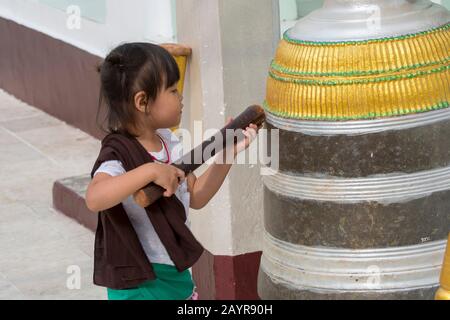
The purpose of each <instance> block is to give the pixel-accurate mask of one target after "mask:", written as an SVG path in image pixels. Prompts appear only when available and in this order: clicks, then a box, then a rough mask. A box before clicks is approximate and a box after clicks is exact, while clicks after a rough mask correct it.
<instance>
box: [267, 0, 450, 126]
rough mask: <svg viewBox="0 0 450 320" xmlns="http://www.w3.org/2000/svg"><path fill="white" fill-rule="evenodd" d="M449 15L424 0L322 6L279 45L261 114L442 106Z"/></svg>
mask: <svg viewBox="0 0 450 320" xmlns="http://www.w3.org/2000/svg"><path fill="white" fill-rule="evenodd" d="M449 69H450V13H449V12H448V10H447V9H445V8H444V7H442V6H439V5H437V4H433V3H431V2H430V1H428V0H420V1H414V2H410V1H407V0H403V1H402V0H400V1H386V0H378V1H376V0H374V1H368V0H366V1H337V0H334V1H333V0H328V1H325V4H324V7H323V8H322V9H320V10H318V11H315V12H313V13H312V14H311V15H309V16H307V17H305V18H304V19H302V20H300V21H299V22H298V24H297V25H296V26H295V27H293V28H292V29H290V30H288V31H287V32H286V33H285V34H284V37H283V39H282V40H281V42H280V44H279V47H278V50H277V53H276V56H275V59H274V60H273V62H272V64H271V68H270V71H269V78H268V82H267V96H266V101H265V108H266V111H268V112H270V113H272V114H274V115H276V116H279V117H284V118H292V119H310V120H329V121H339V120H359V119H373V118H378V117H390V116H400V115H405V114H411V113H419V112H427V111H431V110H436V109H442V108H448V107H450V70H449Z"/></svg>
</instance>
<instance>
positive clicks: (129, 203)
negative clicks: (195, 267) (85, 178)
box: [94, 129, 191, 266]
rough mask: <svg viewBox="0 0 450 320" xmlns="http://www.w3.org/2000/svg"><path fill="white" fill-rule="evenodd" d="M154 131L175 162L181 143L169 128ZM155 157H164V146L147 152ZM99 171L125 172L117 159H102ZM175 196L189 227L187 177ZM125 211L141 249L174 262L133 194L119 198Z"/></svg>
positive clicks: (161, 260) (155, 259) (152, 258)
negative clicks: (183, 210) (121, 199)
mask: <svg viewBox="0 0 450 320" xmlns="http://www.w3.org/2000/svg"><path fill="white" fill-rule="evenodd" d="M157 133H158V134H159V136H160V137H161V138H162V139H163V140H164V142H165V144H166V146H167V149H168V151H169V153H170V163H173V162H175V161H176V160H178V159H179V158H181V157H182V156H183V153H182V143H181V142H180V141H179V139H178V138H177V137H176V136H175V135H174V134H173V133H172V131H171V130H170V129H158V130H157ZM150 154H151V155H152V156H153V157H155V158H156V159H157V160H158V161H161V162H165V161H167V156H168V155H167V152H166V150H165V148H164V146H163V148H162V149H161V151H158V152H150ZM98 173H106V174H109V175H110V176H113V177H116V176H119V175H122V174H125V173H126V171H125V169H124V167H123V165H122V163H121V162H120V161H105V162H103V163H102V164H101V166H100V167H99V168H98V170H97V171H96V172H95V174H94V176H95V175H96V174H98ZM175 195H176V197H177V198H178V199H179V200H180V201H181V202H182V203H183V205H184V208H185V210H186V217H187V220H186V225H187V226H188V228H190V226H191V225H190V221H189V202H190V194H189V191H188V188H187V182H186V180H185V181H183V183H181V184H180V186H179V187H178V189H177V191H176V192H175ZM122 205H123V207H124V209H125V212H126V213H127V215H128V218H129V219H130V221H131V224H132V225H133V228H134V230H135V231H136V233H137V236H138V238H139V241H140V243H141V244H142V247H143V248H144V252H145V254H146V255H147V257H148V258H149V260H150V261H151V262H152V263H158V264H168V265H173V266H174V265H175V263H174V262H173V261H172V260H171V259H170V257H169V254H168V253H167V250H166V248H165V247H164V245H163V244H162V242H161V240H160V239H159V237H158V235H157V233H156V231H155V228H154V227H153V225H152V223H151V222H150V219H149V218H148V216H147V213H146V211H145V209H143V208H141V207H140V206H139V205H138V204H137V203H136V202H135V201H134V198H133V196H130V197H128V198H127V199H126V200H125V201H123V202H122Z"/></svg>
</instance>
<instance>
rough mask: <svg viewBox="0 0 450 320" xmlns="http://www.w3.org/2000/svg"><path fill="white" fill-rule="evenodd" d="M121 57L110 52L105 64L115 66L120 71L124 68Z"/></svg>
mask: <svg viewBox="0 0 450 320" xmlns="http://www.w3.org/2000/svg"><path fill="white" fill-rule="evenodd" d="M123 60H124V59H123V55H122V54H120V53H117V52H112V53H110V54H109V55H108V56H107V57H106V59H105V62H107V63H109V64H111V65H113V66H117V67H118V68H119V69H120V70H122V69H123V66H124V61H123Z"/></svg>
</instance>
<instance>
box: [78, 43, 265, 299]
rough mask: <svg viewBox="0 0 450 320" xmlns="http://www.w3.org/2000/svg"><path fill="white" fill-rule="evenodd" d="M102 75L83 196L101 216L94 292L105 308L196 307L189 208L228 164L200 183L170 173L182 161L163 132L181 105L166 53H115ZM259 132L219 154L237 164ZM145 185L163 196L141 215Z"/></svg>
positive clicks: (216, 184) (210, 192) (132, 49)
mask: <svg viewBox="0 0 450 320" xmlns="http://www.w3.org/2000/svg"><path fill="white" fill-rule="evenodd" d="M100 73H101V100H100V106H101V105H102V101H104V102H105V105H106V107H107V123H108V128H107V129H108V132H109V135H108V136H107V137H106V138H105V139H104V140H103V141H102V150H101V152H100V156H99V158H98V160H97V162H96V165H95V166H94V169H93V172H92V174H91V176H92V177H93V179H92V181H91V183H90V184H89V187H88V190H87V193H86V204H87V206H88V208H89V209H90V210H91V211H93V212H100V215H99V220H98V221H99V224H98V227H97V232H96V239H95V243H96V244H95V254H94V283H95V284H97V285H101V286H105V287H107V288H108V289H107V291H108V298H109V299H111V300H129V299H145V300H153V299H156V300H159V299H166V300H167V299H168V300H170V299H176V300H180V299H195V297H196V293H195V285H194V282H193V280H192V274H191V272H190V268H191V267H192V265H193V263H194V262H195V261H196V260H197V259H198V257H199V254H201V252H202V251H203V248H202V247H201V245H199V244H198V243H196V240H195V237H193V236H192V234H190V232H189V226H190V224H189V216H188V214H189V208H193V209H201V208H203V207H204V206H205V205H206V204H207V203H208V202H209V201H210V200H211V198H212V197H213V196H214V195H215V194H216V193H217V191H218V190H219V188H220V187H221V185H222V183H223V181H224V180H225V177H226V176H227V174H228V172H229V170H230V168H231V164H223V163H224V162H223V161H220V163H214V164H212V165H210V166H209V168H208V169H207V171H206V172H205V173H204V174H203V175H202V176H200V177H198V178H197V177H196V176H195V175H194V174H189V175H188V176H187V177H185V175H184V172H182V171H181V170H179V169H177V168H175V167H173V166H171V165H170V163H173V162H175V161H176V160H177V159H179V158H180V157H181V156H182V155H183V150H181V148H180V146H181V143H180V141H179V140H178V139H177V137H176V136H175V135H174V134H173V133H172V132H171V130H170V129H168V128H173V127H175V126H177V125H178V124H179V123H180V120H181V115H182V109H183V104H182V100H183V97H182V96H181V94H180V93H179V92H178V91H177V83H178V81H179V79H180V74H179V70H178V67H177V64H176V62H175V60H174V59H173V57H172V56H171V55H170V53H169V52H167V51H166V50H165V49H163V48H161V47H160V46H157V45H153V44H149V43H127V44H124V45H121V46H119V47H117V48H116V49H114V50H113V51H112V52H111V53H110V54H109V55H108V56H107V57H106V59H105V61H104V62H103V64H102V66H101V68H100ZM231 120H232V119H229V121H231ZM257 131H258V128H257V127H256V126H255V125H253V124H252V125H251V126H250V127H248V128H247V129H246V130H244V131H243V132H244V135H245V139H244V140H242V141H241V142H240V143H238V144H237V145H235V146H234V150H228V151H225V153H226V152H232V153H233V156H234V157H236V156H237V154H238V153H239V152H240V151H243V150H245V149H246V148H248V146H249V145H250V143H251V142H252V141H253V139H254V138H255V137H256V134H257ZM142 152H143V154H142ZM217 156H220V157H224V158H225V157H226V155H224V154H223V153H220V154H218V155H217ZM150 183H155V184H157V185H159V186H161V187H163V188H164V189H165V190H166V191H165V193H164V197H163V198H161V199H160V200H158V201H157V203H156V204H153V205H151V206H150V207H148V208H146V209H144V208H141V207H139V206H138V205H137V204H136V203H135V201H134V199H133V194H134V193H135V192H136V191H138V190H140V189H142V188H143V187H145V186H147V185H148V184H150ZM180 203H181V204H182V205H180ZM180 217H181V218H180ZM177 219H178V220H177ZM180 219H181V220H180ZM179 220H180V221H181V224H182V225H180V223H179ZM177 223H178V224H177ZM185 228H186V229H187V230H185Z"/></svg>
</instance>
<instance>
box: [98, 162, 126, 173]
mask: <svg viewBox="0 0 450 320" xmlns="http://www.w3.org/2000/svg"><path fill="white" fill-rule="evenodd" d="M125 172H126V171H125V169H124V167H123V165H122V162H120V161H116V160H112V161H105V162H103V163H102V164H101V165H100V167H99V168H98V169H97V171H95V173H94V177H95V176H96V175H97V174H99V173H106V174H109V175H110V176H112V177H117V176H120V175H122V174H125Z"/></svg>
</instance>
